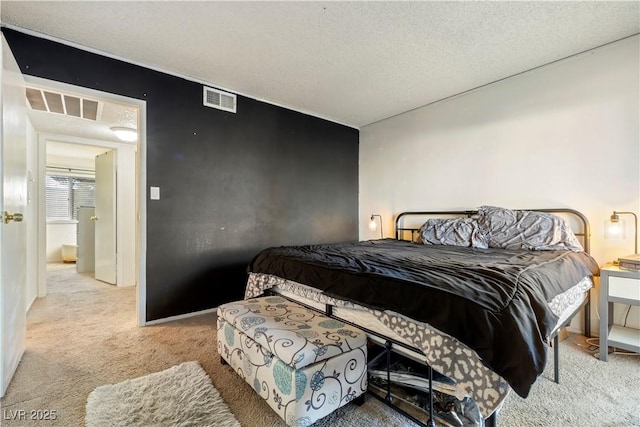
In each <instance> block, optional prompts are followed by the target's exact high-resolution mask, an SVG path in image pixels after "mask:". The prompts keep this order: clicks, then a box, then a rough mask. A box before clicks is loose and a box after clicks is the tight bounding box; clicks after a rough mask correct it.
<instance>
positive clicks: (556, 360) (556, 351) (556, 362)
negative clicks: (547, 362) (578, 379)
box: [553, 333, 560, 384]
mask: <svg viewBox="0 0 640 427" xmlns="http://www.w3.org/2000/svg"><path fill="white" fill-rule="evenodd" d="M559 335H560V334H558V333H557V334H556V336H555V337H553V381H554V382H555V383H556V384H560V357H559V356H560V338H559Z"/></svg>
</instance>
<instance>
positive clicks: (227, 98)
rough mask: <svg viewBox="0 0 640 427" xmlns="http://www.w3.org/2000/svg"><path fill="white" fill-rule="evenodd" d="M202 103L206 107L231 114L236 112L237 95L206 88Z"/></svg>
mask: <svg viewBox="0 0 640 427" xmlns="http://www.w3.org/2000/svg"><path fill="white" fill-rule="evenodd" d="M202 103H203V104H204V105H205V106H206V107H211V108H217V109H218V110H224V111H229V112H231V113H235V112H236V95H234V94H232V93H228V92H223V91H221V90H218V89H213V88H210V87H206V86H204V87H203V100H202Z"/></svg>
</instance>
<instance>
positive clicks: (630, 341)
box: [598, 264, 640, 362]
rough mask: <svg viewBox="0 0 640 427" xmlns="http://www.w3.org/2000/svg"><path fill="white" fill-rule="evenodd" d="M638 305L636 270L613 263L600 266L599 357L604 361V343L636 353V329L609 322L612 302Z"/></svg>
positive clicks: (639, 335) (639, 342)
mask: <svg viewBox="0 0 640 427" xmlns="http://www.w3.org/2000/svg"><path fill="white" fill-rule="evenodd" d="M614 302H617V303H621V304H627V305H629V304H631V305H640V271H632V270H624V269H621V268H618V267H617V266H615V265H613V264H607V265H605V266H604V267H602V268H601V269H600V302H599V305H598V306H599V309H600V360H603V361H605V362H606V361H607V358H608V346H614V347H617V348H621V349H623V350H629V351H635V352H640V329H635V328H625V327H622V326H619V325H614V324H613V303H614Z"/></svg>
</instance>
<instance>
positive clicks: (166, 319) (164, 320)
mask: <svg viewBox="0 0 640 427" xmlns="http://www.w3.org/2000/svg"><path fill="white" fill-rule="evenodd" d="M216 310H218V307H216V308H208V309H206V310H201V311H194V312H193V313H186V314H179V315H177V316H170V317H163V318H162V319H156V320H151V321H148V322H145V324H144V325H142V326H152V325H158V324H160V323H167V322H173V321H174V320H180V319H187V318H189V317H194V316H200V315H202V314H209V313H215V312H216Z"/></svg>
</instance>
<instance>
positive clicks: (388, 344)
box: [384, 341, 392, 402]
mask: <svg viewBox="0 0 640 427" xmlns="http://www.w3.org/2000/svg"><path fill="white" fill-rule="evenodd" d="M391 346H392V344H391V341H387V342H386V343H384V347H385V351H386V352H387V395H386V396H385V400H386V401H387V402H391Z"/></svg>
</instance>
